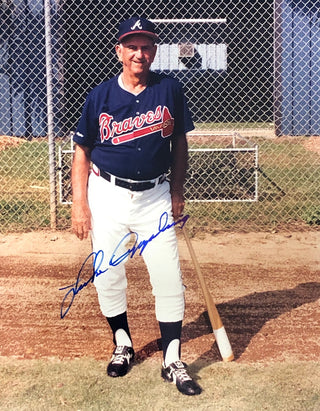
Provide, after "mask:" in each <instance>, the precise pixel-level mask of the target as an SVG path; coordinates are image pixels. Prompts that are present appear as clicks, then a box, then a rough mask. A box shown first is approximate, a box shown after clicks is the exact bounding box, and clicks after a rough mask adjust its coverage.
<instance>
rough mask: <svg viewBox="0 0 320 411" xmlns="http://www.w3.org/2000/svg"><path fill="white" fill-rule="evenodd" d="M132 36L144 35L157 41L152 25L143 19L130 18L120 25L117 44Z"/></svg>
mask: <svg viewBox="0 0 320 411" xmlns="http://www.w3.org/2000/svg"><path fill="white" fill-rule="evenodd" d="M132 34H144V35H145V36H149V37H151V38H152V39H153V40H154V41H157V40H158V39H159V37H158V35H157V34H156V31H155V26H154V24H153V23H152V22H151V21H150V20H147V19H145V18H143V17H131V18H130V19H128V20H125V21H123V22H122V23H120V25H119V32H118V36H117V39H118V41H119V42H121V41H122V40H123V39H124V38H125V37H127V36H131V35H132Z"/></svg>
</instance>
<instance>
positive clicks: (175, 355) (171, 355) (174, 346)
mask: <svg viewBox="0 0 320 411" xmlns="http://www.w3.org/2000/svg"><path fill="white" fill-rule="evenodd" d="M179 348H180V340H178V339H175V340H172V341H171V342H170V344H169V345H168V348H167V352H166V356H165V359H164V364H165V367H167V366H168V365H170V364H171V363H173V362H175V361H179V360H180V357H179Z"/></svg>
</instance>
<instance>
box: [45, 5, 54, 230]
mask: <svg viewBox="0 0 320 411" xmlns="http://www.w3.org/2000/svg"><path fill="white" fill-rule="evenodd" d="M50 8H51V7H50V0H44V22H45V44H46V76H47V117H48V120H47V122H48V124H47V127H48V146H49V182H50V221H51V229H52V230H56V228H57V192H56V158H55V157H56V156H55V154H56V153H55V140H54V129H53V97H52V95H53V92H52V90H53V87H52V80H53V77H52V46H51V13H50Z"/></svg>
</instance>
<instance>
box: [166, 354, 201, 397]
mask: <svg viewBox="0 0 320 411" xmlns="http://www.w3.org/2000/svg"><path fill="white" fill-rule="evenodd" d="M161 376H162V378H163V379H164V380H166V381H169V382H172V383H174V384H175V385H176V386H177V388H178V390H179V391H180V392H181V393H182V394H185V395H199V394H201V392H202V389H201V387H200V386H199V385H198V384H197V383H196V382H195V381H194V380H193V379H192V378H191V377H190V376H189V374H188V373H187V369H186V366H185V365H184V364H183V362H181V361H175V362H173V363H172V364H170V365H168V367H164V366H162V370H161Z"/></svg>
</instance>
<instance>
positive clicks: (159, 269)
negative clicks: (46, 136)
mask: <svg viewBox="0 0 320 411" xmlns="http://www.w3.org/2000/svg"><path fill="white" fill-rule="evenodd" d="M117 40H118V42H117V44H116V47H115V51H116V54H117V57H118V59H119V61H120V62H121V63H122V71H121V73H120V74H119V75H117V76H115V77H113V78H111V79H110V80H108V81H106V82H103V83H102V84H100V85H98V86H97V87H95V88H94V89H93V90H92V91H91V92H90V93H89V94H88V96H87V99H86V101H85V104H84V108H83V111H82V115H81V118H80V121H79V124H78V126H77V129H76V132H75V135H74V142H75V143H76V147H75V154H74V159H73V165H72V190H73V205H72V227H73V231H74V233H75V234H76V235H77V237H78V238H79V239H84V238H87V237H88V235H89V233H90V235H91V240H92V247H93V253H98V252H99V251H100V250H102V251H103V256H104V258H103V261H102V263H101V266H99V275H95V278H94V284H95V287H96V290H97V294H98V301H99V305H100V308H101V311H102V313H103V315H104V316H105V317H106V318H107V321H108V323H109V325H110V327H111V330H112V333H113V342H114V344H115V349H114V352H113V355H112V358H111V361H110V363H109V364H108V367H107V374H108V375H109V376H110V377H119V376H124V375H125V374H126V373H127V372H128V370H129V369H130V368H131V365H132V363H133V361H134V348H133V341H132V338H131V334H130V329H129V325H128V318H127V298H126V287H127V277H126V273H125V261H126V260H127V258H129V257H130V255H131V256H132V255H133V254H134V252H133V250H132V249H130V250H131V251H130V252H128V248H126V240H127V239H129V237H130V235H131V236H132V234H130V233H133V235H134V239H135V240H136V243H135V244H139V245H140V247H139V246H138V248H139V253H141V255H142V256H143V259H144V262H145V264H146V266H147V269H148V273H149V277H150V282H151V286H152V293H153V295H154V297H155V312H156V319H157V321H158V322H159V327H160V334H161V343H162V350H163V364H162V369H161V375H162V378H163V379H164V380H166V381H169V382H173V383H174V384H175V385H176V386H177V388H178V390H179V391H180V392H182V393H183V394H186V395H197V394H200V393H201V391H202V390H201V387H200V386H199V385H198V384H197V383H196V381H195V380H194V379H193V378H191V377H190V375H189V373H188V371H187V368H186V365H185V363H183V362H182V361H181V329H182V321H183V318H184V310H185V300H184V285H183V282H182V274H181V269H180V262H179V256H178V249H177V238H176V234H175V230H174V228H173V227H174V224H175V222H176V221H177V220H179V218H181V216H182V212H183V209H184V195H183V185H184V179H185V173H186V168H187V156H188V146H187V140H186V133H187V132H188V131H190V130H192V129H193V128H194V126H193V122H192V118H191V115H190V112H189V109H188V107H187V102H186V98H185V96H184V93H183V90H182V86H181V84H180V83H179V82H178V81H177V80H176V79H173V78H171V77H169V76H166V75H163V74H157V73H154V72H152V71H151V70H150V66H151V64H152V62H153V60H154V58H155V55H156V50H157V45H156V42H157V41H158V35H157V34H156V32H155V26H154V24H153V23H152V22H150V21H149V20H147V19H145V18H142V17H133V18H130V19H128V20H126V21H123V22H121V23H120V25H119V32H118V36H117ZM91 166H92V167H91ZM90 167H91V168H92V169H91V171H90ZM169 169H170V170H171V171H170V173H171V174H170V183H169V182H168V181H167V179H166V174H167V172H168V170H169ZM170 227H171V228H170ZM142 244H143V246H142ZM126 250H127V251H126ZM141 322H142V323H143V325H144V326H145V327H147V323H146V319H144V318H141Z"/></svg>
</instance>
